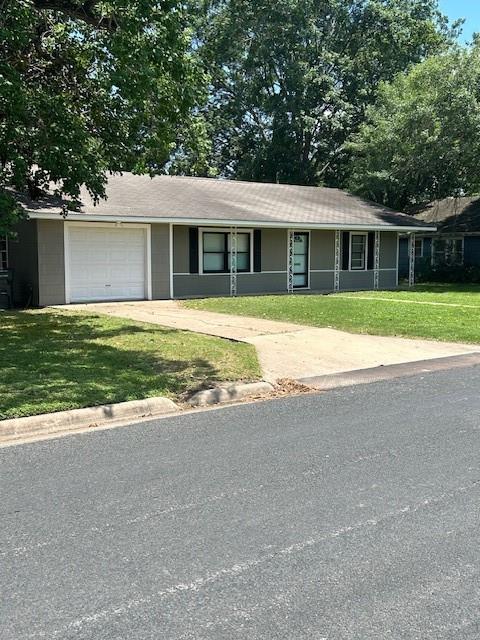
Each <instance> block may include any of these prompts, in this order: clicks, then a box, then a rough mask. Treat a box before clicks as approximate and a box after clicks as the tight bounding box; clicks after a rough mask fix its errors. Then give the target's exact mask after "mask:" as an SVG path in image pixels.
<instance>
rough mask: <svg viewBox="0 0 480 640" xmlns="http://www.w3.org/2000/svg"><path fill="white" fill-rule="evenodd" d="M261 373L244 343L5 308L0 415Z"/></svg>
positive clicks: (0, 334)
mask: <svg viewBox="0 0 480 640" xmlns="http://www.w3.org/2000/svg"><path fill="white" fill-rule="evenodd" d="M259 377H260V369H259V365H258V361H257V356H256V353H255V350H254V348H253V347H252V346H250V345H247V344H238V343H234V342H229V341H227V340H222V339H221V338H214V337H209V336H205V335H200V334H197V333H190V332H185V331H175V330H173V329H167V328H163V327H158V326H156V325H149V324H144V323H140V322H133V321H130V320H120V319H116V318H110V317H107V316H95V315H85V314H81V313H74V312H67V311H65V312H60V311H53V310H52V311H24V312H13V313H12V312H0V419H5V418H13V417H18V416H27V415H34V414H39V413H44V412H49V411H60V410H62V409H72V408H78V407H87V406H93V405H98V404H104V403H110V402H122V401H124V400H135V399H140V398H146V397H150V396H157V395H166V396H169V397H171V398H175V397H177V396H178V395H179V394H182V393H183V392H185V391H189V390H193V389H195V388H197V387H199V386H201V385H203V384H206V383H213V382H217V381H223V380H254V379H258V378H259Z"/></svg>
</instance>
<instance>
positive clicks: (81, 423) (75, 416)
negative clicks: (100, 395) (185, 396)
mask: <svg viewBox="0 0 480 640" xmlns="http://www.w3.org/2000/svg"><path fill="white" fill-rule="evenodd" d="M179 410H180V408H179V407H178V406H177V405H176V404H175V403H174V402H173V401H172V400H169V399H168V398H162V397H157V398H146V399H145V400H131V401H129V402H119V403H117V404H104V405H100V406H98V407H87V408H86V409H71V410H69V411H57V412H55V413H44V414H43V415H38V416H28V417H25V418H12V419H9V420H1V421H0V442H1V441H3V440H4V439H5V440H6V439H8V440H14V439H16V438H25V437H28V436H34V435H40V434H52V433H56V432H70V431H74V430H77V429H88V428H90V427H97V426H101V425H105V424H108V423H110V422H116V421H119V420H126V419H136V418H145V417H149V416H159V415H168V414H171V413H175V412H177V411H179Z"/></svg>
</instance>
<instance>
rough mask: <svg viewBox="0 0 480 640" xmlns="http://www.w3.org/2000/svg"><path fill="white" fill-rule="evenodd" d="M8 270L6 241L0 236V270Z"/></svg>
mask: <svg viewBox="0 0 480 640" xmlns="http://www.w3.org/2000/svg"><path fill="white" fill-rule="evenodd" d="M5 269H8V245H7V239H6V238H4V237H3V236H0V270H5Z"/></svg>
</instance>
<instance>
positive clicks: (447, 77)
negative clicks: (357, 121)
mask: <svg viewBox="0 0 480 640" xmlns="http://www.w3.org/2000/svg"><path fill="white" fill-rule="evenodd" d="M352 151H353V157H352V163H351V167H352V174H351V178H350V185H349V186H350V188H351V189H352V190H353V191H355V192H357V193H359V194H362V195H364V196H366V197H368V198H370V199H373V200H375V201H377V202H382V203H384V204H386V205H389V206H392V207H395V208H399V209H403V208H405V207H408V205H415V204H422V203H425V202H429V201H432V200H435V199H438V198H444V197H447V196H456V195H463V194H473V193H478V192H479V190H480V168H479V163H478V158H479V157H480V46H479V45H478V44H477V45H474V46H473V47H472V48H471V49H470V50H462V49H459V50H456V51H452V52H450V53H448V54H444V55H441V56H435V57H432V58H430V59H428V60H426V61H424V62H422V63H420V64H418V65H417V66H415V67H414V68H413V69H412V70H411V71H410V72H409V73H407V74H400V75H398V76H397V77H396V78H395V80H394V81H393V82H392V83H389V84H383V85H382V86H381V87H380V91H379V96H378V100H377V102H376V104H375V105H374V106H372V107H371V108H370V110H369V112H368V116H367V121H366V123H365V124H364V125H363V126H362V127H361V130H360V132H359V134H358V135H357V137H356V138H355V139H354V142H353V144H352Z"/></svg>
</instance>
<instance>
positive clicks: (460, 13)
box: [438, 0, 480, 42]
mask: <svg viewBox="0 0 480 640" xmlns="http://www.w3.org/2000/svg"><path fill="white" fill-rule="evenodd" d="M438 4H439V7H440V10H441V11H442V12H443V13H444V14H445V15H447V16H448V17H449V18H450V19H451V20H456V19H457V18H465V24H464V26H463V33H462V35H461V37H460V40H461V41H462V42H468V41H470V40H471V38H472V34H473V33H474V32H475V31H478V32H480V2H479V0H439V2H438Z"/></svg>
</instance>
